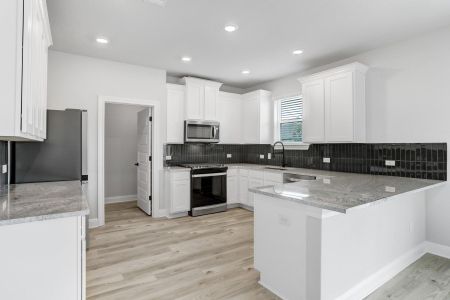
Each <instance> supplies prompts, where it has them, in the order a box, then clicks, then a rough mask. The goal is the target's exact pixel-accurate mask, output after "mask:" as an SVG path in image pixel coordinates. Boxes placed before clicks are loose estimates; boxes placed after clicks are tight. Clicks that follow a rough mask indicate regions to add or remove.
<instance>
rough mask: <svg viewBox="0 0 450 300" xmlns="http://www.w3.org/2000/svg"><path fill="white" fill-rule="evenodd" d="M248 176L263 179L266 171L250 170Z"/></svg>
mask: <svg viewBox="0 0 450 300" xmlns="http://www.w3.org/2000/svg"><path fill="white" fill-rule="evenodd" d="M248 176H249V177H250V178H258V179H263V178H264V172H263V171H255V170H250V171H249V172H248Z"/></svg>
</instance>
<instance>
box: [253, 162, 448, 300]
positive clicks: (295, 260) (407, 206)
mask: <svg viewBox="0 0 450 300" xmlns="http://www.w3.org/2000/svg"><path fill="white" fill-rule="evenodd" d="M290 172H293V171H290ZM295 172H297V173H302V174H307V175H308V176H314V177H315V180H300V181H298V182H294V183H287V184H278V185H274V186H264V187H259V188H251V189H250V191H251V192H253V193H255V197H254V214H255V229H254V230H255V268H256V269H257V270H258V271H260V273H261V278H260V283H261V284H262V285H263V286H265V287H266V288H268V289H270V290H271V291H272V292H274V293H275V294H277V295H278V296H280V297H282V298H283V299H362V298H364V297H366V296H367V295H368V294H370V293H371V292H372V291H374V290H375V289H376V288H378V287H379V286H380V285H382V284H383V283H384V282H386V281H387V280H389V279H390V278H392V277H393V276H394V275H395V274H396V273H398V272H399V271H401V270H402V269H403V268H405V267H406V266H408V265H409V264H411V263H412V262H414V261H415V260H416V259H418V258H419V257H420V256H421V255H423V254H424V253H425V248H424V247H425V243H426V242H425V240H426V237H425V235H426V206H425V193H424V191H425V190H426V189H430V188H434V187H437V186H439V185H441V184H443V183H444V181H437V180H424V179H413V178H401V177H394V176H378V175H364V174H352V173H339V172H327V171H319V170H306V169H304V170H302V169H297V170H296V171H295ZM314 177H313V178H314Z"/></svg>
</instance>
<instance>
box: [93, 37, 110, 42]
mask: <svg viewBox="0 0 450 300" xmlns="http://www.w3.org/2000/svg"><path fill="white" fill-rule="evenodd" d="M95 41H96V42H97V43H99V44H108V43H109V40H108V39H107V38H105V37H98V38H96V39H95Z"/></svg>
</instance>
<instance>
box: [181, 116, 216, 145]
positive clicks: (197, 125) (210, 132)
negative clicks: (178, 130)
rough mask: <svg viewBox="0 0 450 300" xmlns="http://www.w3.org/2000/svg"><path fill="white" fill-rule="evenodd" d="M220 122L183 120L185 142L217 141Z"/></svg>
mask: <svg viewBox="0 0 450 300" xmlns="http://www.w3.org/2000/svg"><path fill="white" fill-rule="evenodd" d="M219 127H220V123H219V122H215V121H196V120H186V121H184V141H185V142H186V143H218V142H219V141H220V129H219Z"/></svg>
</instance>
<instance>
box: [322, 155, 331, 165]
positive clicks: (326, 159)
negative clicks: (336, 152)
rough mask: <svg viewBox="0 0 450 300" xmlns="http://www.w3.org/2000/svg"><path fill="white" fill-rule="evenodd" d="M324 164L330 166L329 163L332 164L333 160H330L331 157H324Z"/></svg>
mask: <svg viewBox="0 0 450 300" xmlns="http://www.w3.org/2000/svg"><path fill="white" fill-rule="evenodd" d="M323 162H324V163H326V164H329V163H330V162H331V158H329V157H324V158H323Z"/></svg>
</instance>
